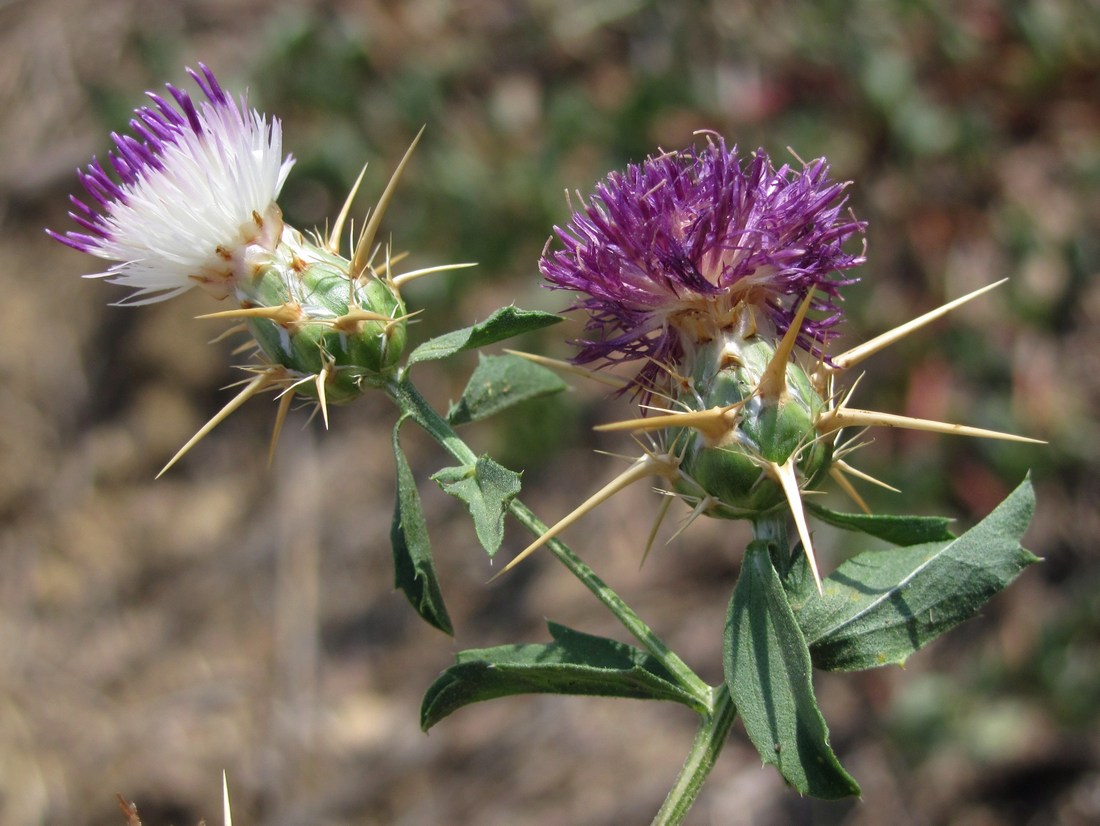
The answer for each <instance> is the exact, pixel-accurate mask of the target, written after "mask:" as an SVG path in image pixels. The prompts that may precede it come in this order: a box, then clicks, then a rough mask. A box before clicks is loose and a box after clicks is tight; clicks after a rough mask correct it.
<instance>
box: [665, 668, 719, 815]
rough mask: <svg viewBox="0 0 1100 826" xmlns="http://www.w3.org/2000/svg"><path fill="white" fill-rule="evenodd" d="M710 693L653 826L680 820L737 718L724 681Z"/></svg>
mask: <svg viewBox="0 0 1100 826" xmlns="http://www.w3.org/2000/svg"><path fill="white" fill-rule="evenodd" d="M712 692H713V696H714V701H713V707H714V710H713V711H712V712H711V713H710V714H706V715H702V720H700V722H699V728H698V729H697V730H696V732H695V740H694V741H693V742H692V744H691V751H690V752H688V756H687V759H686V760H685V761H684V765H683V768H681V769H680V774H679V776H677V778H676V783H675V784H674V785H673V787H672V789H671V790H669V793H668V796H667V797H666V798H665V802H664V805H662V806H661V810H660V811H659V812H657V816H656V817H655V818H654V819H653V826H675V824H679V823H683V822H684V818H685V817H687V813H688V810H689V809H690V808H691V804H692V803H694V802H695V798H696V797H698V796H699V791H700V789H702V788H703V783H704V782H706V779H707V777H708V776H709V775H710V770H711V769H713V768H714V763H715V761H717V759H718V755H719V754H720V753H721V751H722V747H723V746H724V745H725V744H726V739H727V737H728V736H729V731H730V726H732V725H733V721H734V719H736V717H737V706H735V705H734V704H733V698H732V697H730V693H729V690H728V689H727V688H726V686H725V684H724V683H723V684H722V685H719V686H715V687H714V688H713V689H712Z"/></svg>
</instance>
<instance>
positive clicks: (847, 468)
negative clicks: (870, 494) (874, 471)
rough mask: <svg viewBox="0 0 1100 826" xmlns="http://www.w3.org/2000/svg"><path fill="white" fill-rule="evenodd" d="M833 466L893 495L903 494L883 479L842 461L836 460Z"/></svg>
mask: <svg viewBox="0 0 1100 826" xmlns="http://www.w3.org/2000/svg"><path fill="white" fill-rule="evenodd" d="M833 466H834V467H835V468H836V469H837V470H839V471H840V472H841V473H847V474H848V475H849V476H854V477H856V478H857V479H862V480H863V481H864V482H870V483H871V484H872V485H878V486H879V487H880V488H885V489H886V490H888V491H890V492H891V493H901V490H899V489H898V488H895V487H894V486H893V485H888V484H886V483H885V482H883V481H882V480H881V479H876V478H875V477H874V476H872V475H871V474H870V473H865V472H864V471H862V470H860V469H859V468H856V467H852V466H851V465H850V464H848V463H847V462H845V461H843V460H841V459H834V460H833Z"/></svg>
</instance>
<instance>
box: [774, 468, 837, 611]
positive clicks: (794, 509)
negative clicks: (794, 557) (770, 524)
mask: <svg viewBox="0 0 1100 826" xmlns="http://www.w3.org/2000/svg"><path fill="white" fill-rule="evenodd" d="M770 467H771V470H772V473H774V474H775V477H776V478H777V479H778V480H779V484H780V486H781V487H782V488H783V495H784V496H786V497H787V505H788V506H789V507H790V509H791V516H793V517H794V526H795V528H797V529H798V538H799V539H801V540H802V550H803V552H804V553H805V554H806V560H807V561H808V562H809V563H810V570H811V571H813V574H814V583H815V584H816V585H817V592H818V593H819V594H821V593H824V590H823V589H822V587H821V574H819V573H818V571H817V559H816V558H815V557H814V546H813V543H812V542H811V541H810V529H809V528H808V527H807V526H806V510H805V509H804V508H803V507H802V494H801V492H800V491H799V489H798V478H797V477H796V476H795V470H794V457H793V456H792V457H791V458H789V459H787V461H786V462H784V463H783V464H781V465H777V464H775V463H774V462H772V463H770Z"/></svg>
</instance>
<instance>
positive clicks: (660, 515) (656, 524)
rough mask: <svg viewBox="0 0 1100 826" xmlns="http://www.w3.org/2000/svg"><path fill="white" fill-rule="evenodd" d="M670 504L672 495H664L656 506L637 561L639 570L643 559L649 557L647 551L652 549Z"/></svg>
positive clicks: (643, 562)
mask: <svg viewBox="0 0 1100 826" xmlns="http://www.w3.org/2000/svg"><path fill="white" fill-rule="evenodd" d="M670 505H672V496H666V497H664V500H663V501H662V502H661V506H660V507H659V508H657V518H656V519H654V520H653V527H652V528H650V529H649V536H648V537H646V541H645V550H644V551H642V561H641V562H639V563H638V569H639V570H640V569H641V568H642V566H643V565H645V561H646V560H647V559H649V552H650V551H651V550H653V543H654V541H656V539H657V531H659V530H660V529H661V523H662V522H664V521H665V516H666V515H667V514H668V509H669V506H670Z"/></svg>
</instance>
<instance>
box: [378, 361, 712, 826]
mask: <svg viewBox="0 0 1100 826" xmlns="http://www.w3.org/2000/svg"><path fill="white" fill-rule="evenodd" d="M385 389H386V393H387V395H389V397H390V399H391V400H392V401H393V402H394V404H396V405H397V407H398V409H400V410H401V412H402V413H403V414H405V415H407V416H409V417H410V418H411V419H412V420H413V421H415V422H416V423H417V424H418V425H420V427H421V428H423V429H424V430H425V431H426V432H427V433H428V435H429V436H431V437H432V438H433V439H435V441H436V442H438V443H439V445H440V447H442V448H443V449H444V450H446V451H447V452H448V453H449V454H451V456H453V457H454V458H455V459H456V460H458V461H459V462H461V463H462V464H464V465H467V464H473V463H474V462H476V461H477V455H476V454H475V453H474V452H473V451H472V450H471V449H470V447H469V446H468V445H467V444H466V443H465V442H464V441H463V440H462V439H461V438H460V437H459V436H458V434H456V433H455V432H454V429H453V428H452V427H451V426H450V424H448V423H447V421H446V420H445V419H443V417H442V416H440V415H439V414H438V413H437V412H436V411H435V408H433V407H432V406H431V405H430V404H429V403H428V402H427V400H426V399H425V398H424V397H423V396H422V395H421V394H420V391H419V390H417V389H416V387H415V386H414V385H413V384H412V382H410V381H409V380H408V378H407V377H405V376H402V377H401V378H399V379H397V380H394V381H391V382H390V383H388V384H387V385H386V388H385ZM509 512H510V513H511V514H512V516H513V517H515V519H516V521H518V522H519V523H520V524H521V525H523V527H524V528H526V529H527V530H528V531H530V532H531V533H532V534H533V535H534V536H542V534H544V533H545V532H546V530H547V526H546V524H545V523H544V522H542V520H540V519H539V518H538V517H537V516H535V514H534V513H533V512H532V511H531V510H530V508H528V507H527V506H526V505H524V504H523V503H522V502H521V501H520V500H519V499H513V500H512V503H511V505H510V506H509ZM547 548H549V549H550V552H551V553H553V554H554V556H556V557H557V558H558V560H559V561H560V562H561V563H562V564H563V565H564V566H565V567H566V568H567V569H568V570H569V572H570V573H571V574H573V576H575V577H576V578H577V579H579V580H580V581H581V582H582V583H583V584H584V586H585V587H586V588H588V590H589V591H591V592H592V593H593V594H594V595H595V596H596V598H597V599H599V601H600V602H602V603H603V604H604V605H605V606H606V607H607V609H608V610H609V611H611V613H612V614H614V615H615V617H616V618H617V619H618V620H619V622H621V623H622V624H623V626H624V627H625V628H626V630H627V631H629V632H630V633H631V635H633V636H634V638H635V639H637V640H638V642H640V643H641V644H642V646H643V647H644V648H645V649H646V651H648V652H649V653H650V654H651V655H652V656H653V657H654V658H655V659H657V660H658V661H659V662H660V663H661V665H663V666H664V667H665V669H667V670H668V672H669V673H670V674H672V675H673V677H675V679H676V681H677V682H678V683H679V684H680V685H681V686H682V687H683V688H684V689H685V690H687V691H688V692H690V693H691V695H692V696H693V697H694V698H695V699H696V701H697V703H698V706H699V707H700V708H702V709H707V711H708V713H709V717H714V716H716V715H717V710H716V709H715V706H714V701H715V698H714V692H713V689H712V688H711V687H710V686H708V685H707V684H706V683H705V682H704V681H703V680H702V678H701V677H699V675H697V674H696V673H695V672H694V671H692V670H691V668H690V667H688V665H687V664H686V663H685V662H684V661H683V660H682V659H680V657H679V656H678V655H677V654H676V653H675V652H674V651H672V650H671V649H670V648H669V647H668V646H667V645H666V644H665V643H664V642H663V641H662V640H661V639H660V638H659V637H658V636H657V635H656V634H654V633H653V631H652V630H651V629H650V627H649V626H648V625H646V624H645V623H644V622H643V621H642V620H641V618H640V617H639V616H638V615H637V614H636V613H634V611H633V609H631V608H630V606H629V605H627V604H626V603H625V602H624V601H623V600H622V598H621V597H620V596H619V595H618V594H616V593H615V591H613V590H612V589H611V588H610V587H609V586H608V585H607V583H605V582H604V581H603V580H602V579H600V578H599V576H597V575H596V572H595V571H593V570H592V569H591V568H590V567H589V566H588V565H587V563H585V562H584V561H583V560H582V559H581V558H580V557H579V556H577V554H576V553H575V552H574V551H573V550H572V549H571V548H570V547H569V546H568V545H566V544H565V543H564V542H562V541H561V540H559V539H551V540H550V541H549V542H547ZM727 729H728V725H727ZM712 762H713V761H712ZM708 770H709V769H708ZM704 776H705V775H704ZM700 782H701V781H700ZM697 792H698V789H696V793H697ZM684 811H685V812H686V811H687V810H686V807H685V808H684ZM661 822H665V823H677V822H679V821H676V820H665V821H661Z"/></svg>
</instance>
